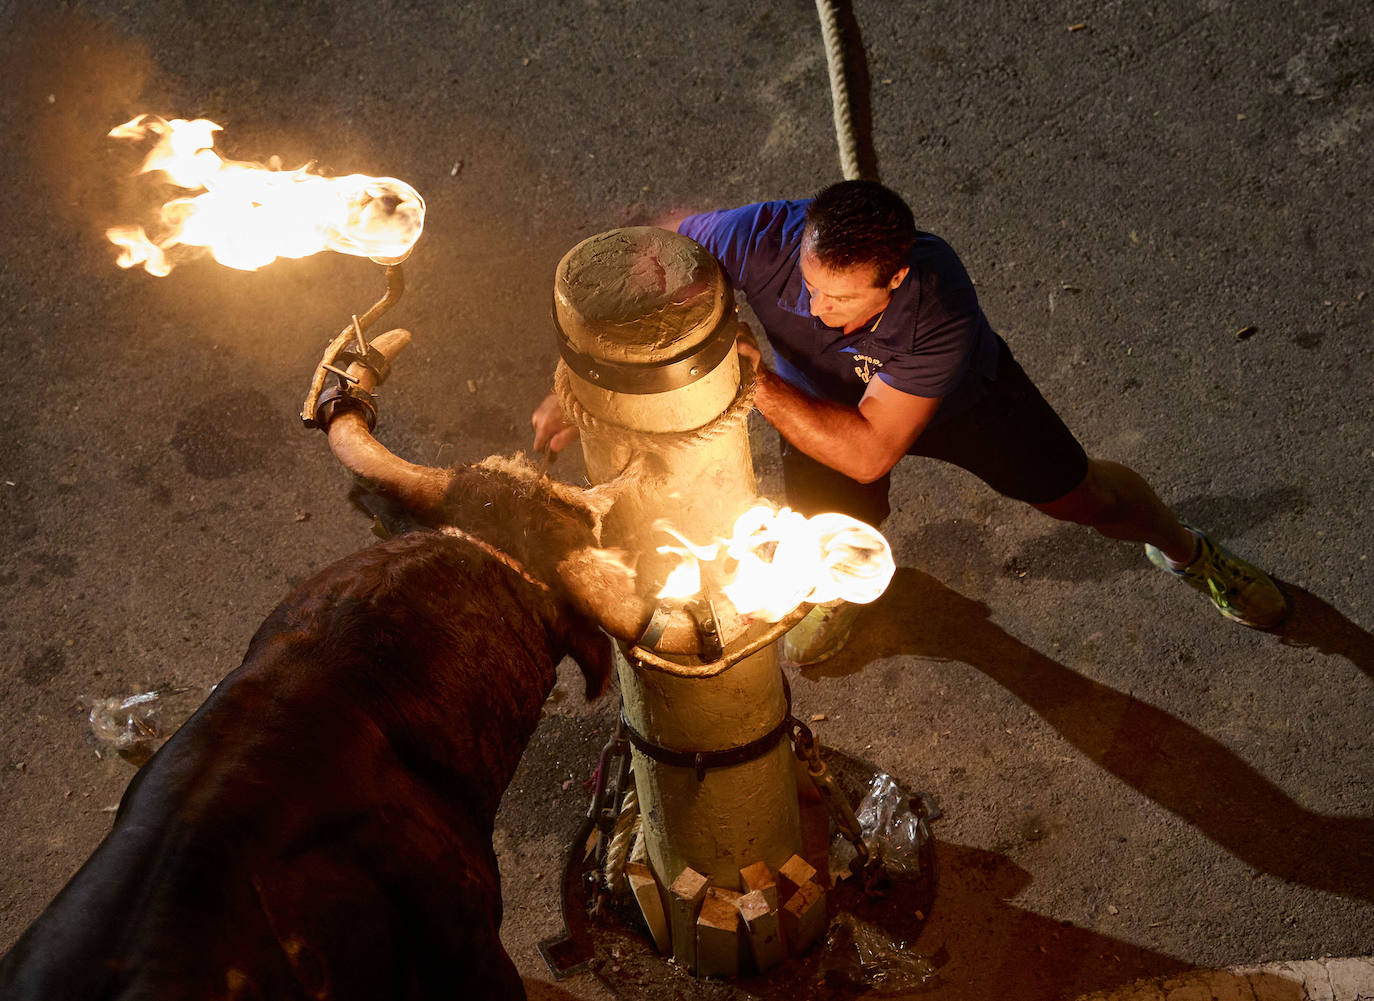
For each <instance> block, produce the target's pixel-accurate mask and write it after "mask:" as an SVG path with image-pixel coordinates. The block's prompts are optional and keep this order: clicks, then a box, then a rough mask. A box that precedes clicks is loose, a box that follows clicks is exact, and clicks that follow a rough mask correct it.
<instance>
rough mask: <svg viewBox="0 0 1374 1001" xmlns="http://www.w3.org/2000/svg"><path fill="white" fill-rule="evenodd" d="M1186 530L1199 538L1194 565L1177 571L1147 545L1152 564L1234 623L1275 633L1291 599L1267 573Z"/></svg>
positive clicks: (1160, 553)
mask: <svg viewBox="0 0 1374 1001" xmlns="http://www.w3.org/2000/svg"><path fill="white" fill-rule="evenodd" d="M1183 527H1184V528H1186V529H1188V531H1190V532H1192V533H1193V534H1194V535H1196V536H1197V538H1198V548H1197V555H1196V556H1195V557H1193V562H1191V563H1189V564H1188V565H1187V566H1186V567H1184V568H1183V569H1181V570H1176V569H1174V567H1172V566H1171V565H1170V564H1169V560H1168V559H1167V558H1166V557H1165V555H1164V554H1163V553H1162V552H1160V551H1159V550H1158V549H1156V548H1155V547H1154V546H1149V545H1147V546H1146V547H1145V555H1146V556H1147V557H1149V560H1150V562H1151V563H1153V564H1154V565H1155V566H1157V567H1159V568H1160V569H1162V570H1167V571H1169V573H1171V574H1173V575H1174V576H1175V577H1181V578H1182V579H1183V580H1184V582H1185V583H1187V584H1188V586H1189V587H1193V588H1196V589H1197V590H1199V591H1201V592H1202V593H1203V594H1205V595H1207V597H1209V598H1210V599H1212V604H1214V605H1216V606H1217V611H1219V612H1220V613H1221V614H1222V615H1224V616H1226V617H1227V618H1228V619H1231V620H1232V621H1233V622H1239V623H1240V624H1241V625H1244V626H1253V627H1254V628H1255V629H1273V628H1274V627H1275V626H1277V625H1278V624H1279V623H1280V622H1282V621H1283V620H1284V619H1285V618H1286V617H1287V616H1288V599H1287V598H1286V597H1285V596H1284V593H1283V592H1282V591H1280V590H1279V588H1278V585H1277V584H1275V583H1274V582H1273V581H1272V580H1270V579H1269V575H1268V574H1267V573H1265V572H1264V571H1263V570H1261V569H1260V568H1259V567H1257V566H1255V565H1254V564H1252V563H1250V562H1248V561H1246V560H1243V559H1241V558H1240V557H1239V556H1237V555H1236V554H1235V553H1233V552H1231V551H1229V550H1228V549H1227V548H1226V547H1225V546H1222V545H1220V544H1219V543H1216V542H1213V541H1212V540H1211V539H1209V538H1208V537H1207V536H1206V534H1205V533H1203V532H1200V531H1198V530H1197V529H1196V528H1192V527H1190V526H1188V525H1184V526H1183Z"/></svg>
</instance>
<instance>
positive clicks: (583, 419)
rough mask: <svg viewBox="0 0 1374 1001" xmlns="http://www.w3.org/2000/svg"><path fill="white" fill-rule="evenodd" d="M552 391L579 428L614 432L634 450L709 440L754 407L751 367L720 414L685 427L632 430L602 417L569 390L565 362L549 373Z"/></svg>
mask: <svg viewBox="0 0 1374 1001" xmlns="http://www.w3.org/2000/svg"><path fill="white" fill-rule="evenodd" d="M553 387H554V391H555V392H556V393H557V394H558V402H559V405H560V406H562V408H563V414H564V415H565V416H566V417H567V418H568V420H570V421H572V423H573V425H574V426H575V427H576V428H577V429H578V430H579V431H584V432H585V431H602V432H607V433H610V434H612V435H614V436H615V438H616V439H617V440H618V441H622V442H624V443H625V444H626V445H628V446H629V447H630V448H631V449H632V450H634V451H652V450H657V449H665V448H685V447H690V446H692V445H699V444H701V443H702V442H707V441H711V440H713V439H715V438H719V437H720V436H722V435H724V434H728V433H730V432H732V431H733V430H734V428H735V425H737V424H744V423H746V422H747V421H748V420H749V411H751V410H753V409H754V375H753V372H752V370H751V371H750V372H749V374H748V375H746V376H744V377H743V378H741V379H740V384H739V389H738V390H736V391H735V398H734V399H733V400H731V401H730V405H729V406H728V407H726V408H725V410H723V411H722V412H721V413H720V414H718V415H716V416H715V417H713V418H711V419H710V420H709V421H707V422H706V423H705V424H703V425H701V427H696V428H691V429H690V430H687V431H636V430H634V429H632V428H627V427H625V426H623V425H620V424H615V423H612V422H610V421H603V420H600V419H598V418H596V417H594V416H592V414H591V413H589V412H588V410H587V408H586V407H584V406H582V404H581V403H580V402H579V401H578V399H577V396H576V394H575V393H573V390H572V370H571V369H569V368H568V366H567V363H566V362H563V361H561V360H560V361H559V363H558V368H557V369H556V370H555V371H554V374H553Z"/></svg>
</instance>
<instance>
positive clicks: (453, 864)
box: [0, 484, 610, 1001]
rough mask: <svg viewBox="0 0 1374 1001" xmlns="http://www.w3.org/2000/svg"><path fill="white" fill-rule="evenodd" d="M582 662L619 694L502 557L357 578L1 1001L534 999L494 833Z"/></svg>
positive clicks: (118, 847) (181, 764)
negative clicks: (560, 685)
mask: <svg viewBox="0 0 1374 1001" xmlns="http://www.w3.org/2000/svg"><path fill="white" fill-rule="evenodd" d="M509 489H510V485H509V484H507V491H509ZM565 654H571V655H572V656H573V657H575V658H576V659H577V661H578V663H579V664H580V665H581V667H582V669H583V672H584V674H585V676H586V679H587V692H588V695H589V696H592V695H595V694H597V693H599V692H600V691H601V689H602V687H603V685H604V683H605V680H606V678H607V674H608V671H609V663H610V662H609V650H608V647H607V643H606V639H605V636H604V634H602V633H601V632H600V631H599V630H597V629H596V628H595V627H594V626H593V625H591V624H590V623H589V622H588V621H587V620H586V619H585V618H584V617H583V616H581V615H579V614H577V613H575V612H574V611H572V609H571V607H570V605H569V604H568V602H567V600H566V598H565V596H564V595H563V593H562V592H561V590H560V589H557V588H556V587H550V586H549V585H548V584H546V583H544V582H543V581H541V580H539V579H538V577H537V576H535V575H534V573H532V572H531V571H530V570H529V569H527V568H524V567H521V566H519V565H517V564H515V563H514V561H512V560H510V559H509V558H508V557H502V556H501V555H500V554H496V553H493V551H492V550H491V549H490V547H489V546H485V545H483V544H481V543H477V542H475V541H473V540H471V539H467V538H462V537H455V536H451V535H444V534H440V533H433V532H418V533H412V534H409V535H405V536H401V537H399V538H396V539H393V540H391V541H389V542H386V543H383V544H381V545H378V546H375V547H373V548H371V549H367V550H365V551H363V552H361V553H357V554H354V555H352V556H349V557H346V558H345V559H342V560H340V561H339V562H337V563H335V564H334V565H333V566H331V567H329V568H328V569H326V570H324V571H323V572H321V573H320V574H318V575H316V576H315V577H314V578H313V579H311V580H309V581H308V582H306V583H305V584H302V585H301V586H300V587H298V588H297V589H296V590H295V591H294V592H293V593H292V594H291V595H290V596H289V597H288V598H287V599H286V600H285V601H284V602H283V603H282V604H281V605H280V606H279V607H278V608H277V609H276V610H275V611H274V612H273V613H272V614H271V615H270V616H269V617H268V619H267V621H266V622H264V623H263V625H262V627H261V628H260V629H259V630H258V632H257V635H256V636H254V638H253V641H252V643H251V644H250V646H249V649H248V652H247V655H246V656H245V658H244V662H243V664H242V666H240V667H239V668H238V669H237V670H236V671H234V672H233V673H232V674H230V675H229V676H228V677H227V678H225V679H224V681H223V682H222V683H221V684H220V685H219V686H218V687H217V688H216V689H215V691H214V693H213V694H212V695H211V696H210V698H209V699H208V700H207V701H206V703H205V705H204V706H202V707H201V709H200V710H199V711H198V712H196V714H195V715H194V716H192V717H191V719H190V720H189V721H188V722H187V723H186V724H185V725H184V726H183V727H182V728H181V729H180V730H179V731H178V732H177V733H176V734H175V735H174V736H173V737H172V738H171V740H169V741H168V742H167V744H166V746H164V747H163V748H162V749H161V750H160V751H159V752H158V753H157V754H156V755H154V756H153V758H152V760H151V761H150V762H149V763H148V764H147V765H146V766H145V767H144V769H143V770H142V771H141V772H140V773H139V774H138V775H137V776H136V777H135V779H134V780H133V782H132V783H131V784H130V786H129V789H128V791H127V792H126V794H125V796H124V799H123V802H122V803H121V805H120V809H119V813H118V815H117V816H116V818H115V822H114V827H113V829H112V830H111V831H110V833H109V835H108V836H107V837H106V839H105V840H104V842H103V843H102V844H101V845H100V847H99V848H98V849H97V850H96V852H95V854H94V855H93V856H92V857H91V859H90V860H89V861H88V862H87V863H86V864H85V866H84V867H83V868H82V869H81V870H80V871H79V872H78V873H77V875H76V876H75V877H74V878H73V879H72V880H71V882H70V883H69V884H68V885H67V887H66V888H65V889H64V890H63V891H62V892H61V893H60V894H59V895H58V897H57V898H56V899H55V900H54V901H53V903H52V904H51V906H50V907H49V908H48V909H47V910H46V911H45V912H44V913H43V914H42V915H41V916H40V917H39V919H38V920H37V921H36V922H35V923H34V924H33V925H32V926H31V927H30V928H29V930H28V931H27V932H26V933H25V934H24V936H23V937H22V938H21V939H20V940H19V942H18V943H17V944H16V945H15V947H14V948H13V950H11V952H10V953H9V954H8V955H7V956H6V957H5V958H4V960H3V962H0V996H3V997H4V998H6V999H15V1001H19V999H44V1001H55V999H59V998H60V999H68V998H70V999H83V1001H96V999H115V998H119V999H130V1001H132V999H144V998H146V999H158V1001H162V999H182V998H185V999H191V998H194V999H197V1001H210V999H219V998H224V999H229V998H263V999H279V998H281V999H287V998H317V999H318V998H338V999H342V998H358V999H368V1001H373V999H378V998H417V999H419V998H426V999H429V998H439V997H454V996H460V995H461V996H463V997H480V998H488V997H490V998H511V997H522V996H523V994H524V992H523V989H522V986H521V982H520V979H519V978H518V976H517V975H516V972H515V967H514V965H513V964H512V963H511V960H510V958H509V957H508V956H507V955H506V953H505V952H504V951H503V950H502V948H501V944H500V941H499V938H498V929H499V926H500V920H501V898H500V888H499V885H498V881H499V877H498V873H497V866H496V857H495V854H494V852H493V850H492V845H491V837H492V828H493V821H494V817H495V814H496V809H497V804H498V802H499V801H500V798H501V795H502V793H503V791H504V790H505V788H506V785H507V784H508V783H509V781H510V778H511V775H512V773H513V772H514V770H515V767H516V764H517V762H518V761H519V758H520V754H521V751H522V750H523V748H524V747H525V744H526V742H527V741H528V739H529V737H530V735H531V734H532V733H533V731H534V728H535V725H536V724H537V722H538V720H539V716H540V708H541V706H542V704H543V702H544V699H545V698H546V696H547V695H548V693H549V691H550V689H551V688H552V687H553V684H554V678H555V668H556V665H557V664H558V662H559V660H560V659H561V658H562V657H563V656H564V655H565Z"/></svg>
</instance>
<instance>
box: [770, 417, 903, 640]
mask: <svg viewBox="0 0 1374 1001" xmlns="http://www.w3.org/2000/svg"><path fill="white" fill-rule="evenodd" d="M781 445H782V476H783V483H784V484H785V486H786V488H787V503H788V506H790V507H791V508H792V509H793V510H794V511H798V512H800V513H801V514H804V515H806V516H807V517H808V518H809V517H812V516H814V515H817V514H822V513H824V512H827V511H838V512H839V513H840V514H847V515H849V516H850V517H851V518H857V519H858V520H859V521H862V522H866V523H867V524H869V525H872V526H873V527H874V528H877V527H878V526H879V525H880V524H882V522H883V519H884V518H886V517H887V515H888V512H889V508H888V502H887V493H888V489H889V486H890V484H891V480H890V478H889V477H887V476H884V477H881V478H880V479H877V480H875V481H873V482H872V483H860V482H859V481H858V480H854V479H851V478H849V477H848V476H845V475H844V474H843V473H841V472H838V471H837V470H834V469H831V468H830V467H829V466H826V465H824V464H822V463H820V462H817V461H816V460H815V459H813V458H811V457H810V456H809V455H807V454H806V453H805V452H803V451H801V450H800V449H798V448H796V447H795V446H794V445H792V444H791V443H790V442H788V441H787V440H786V439H785V438H784V439H781ZM863 607H864V606H862V605H855V604H851V603H849V602H841V603H838V604H833V605H821V606H819V607H817V608H815V609H813V610H812V611H811V613H810V614H808V615H807V616H806V618H804V619H802V621H801V622H799V623H797V624H796V625H795V626H793V627H792V629H791V630H789V631H788V633H787V635H786V636H784V637H783V641H782V658H783V661H784V662H785V663H787V664H788V665H789V666H791V667H802V666H805V665H807V664H819V663H820V662H821V661H823V660H828V659H829V658H831V657H833V656H835V654H837V653H839V652H840V650H841V649H843V648H844V645H845V643H847V642H848V641H849V634H850V632H851V631H852V630H853V628H854V622H855V620H856V619H857V618H858V617H859V612H860V610H861V609H862V608H863Z"/></svg>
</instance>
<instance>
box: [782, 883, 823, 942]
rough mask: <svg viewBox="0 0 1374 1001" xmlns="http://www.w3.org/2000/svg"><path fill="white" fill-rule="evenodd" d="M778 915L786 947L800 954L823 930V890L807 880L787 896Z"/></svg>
mask: <svg viewBox="0 0 1374 1001" xmlns="http://www.w3.org/2000/svg"><path fill="white" fill-rule="evenodd" d="M778 917H779V919H780V922H781V924H782V934H783V937H784V938H785V939H787V948H788V949H789V950H791V952H792V955H794V956H800V955H801V954H802V953H803V952H805V951H806V948H807V946H809V945H810V944H811V943H812V942H814V941H816V939H818V938H820V936H821V934H822V933H823V932H824V931H825V923H826V914H825V891H824V890H823V889H821V888H820V887H819V886H817V885H816V884H815V883H812V882H810V881H807V882H805V883H803V884H801V886H799V887H797V891H796V892H795V893H793V894H792V896H790V897H788V898H787V903H785V904H783V905H782V910H781V911H780V912H779V914H778Z"/></svg>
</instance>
